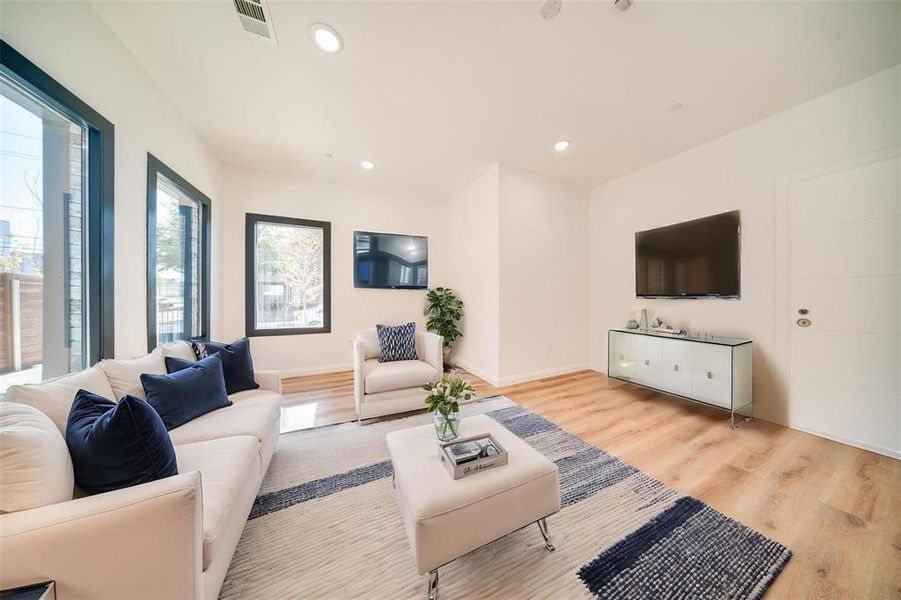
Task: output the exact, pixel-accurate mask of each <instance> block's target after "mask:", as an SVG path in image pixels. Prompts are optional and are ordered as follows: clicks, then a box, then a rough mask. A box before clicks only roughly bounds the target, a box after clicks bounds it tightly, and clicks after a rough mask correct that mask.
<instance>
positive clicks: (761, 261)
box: [590, 67, 901, 424]
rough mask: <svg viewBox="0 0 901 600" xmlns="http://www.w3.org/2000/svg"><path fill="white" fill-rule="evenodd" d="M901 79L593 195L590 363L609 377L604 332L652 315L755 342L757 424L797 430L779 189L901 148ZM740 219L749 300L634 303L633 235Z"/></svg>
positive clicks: (873, 83) (747, 132) (857, 88)
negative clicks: (779, 274)
mask: <svg viewBox="0 0 901 600" xmlns="http://www.w3.org/2000/svg"><path fill="white" fill-rule="evenodd" d="M899 74H901V67H895V68H893V69H890V70H887V71H884V72H882V73H880V74H877V75H875V76H872V77H869V78H867V79H864V80H861V81H859V82H857V83H854V84H852V85H850V86H847V87H845V88H842V89H839V90H837V91H835V92H832V93H830V94H827V95H825V96H822V97H820V98H817V99H815V100H813V101H811V102H807V103H805V104H802V105H800V106H797V107H795V108H793V109H790V110H788V111H785V112H783V113H780V114H778V115H776V116H774V117H771V118H769V119H766V120H764V121H761V122H759V123H756V124H754V125H751V126H749V127H747V128H745V129H741V130H739V131H736V132H733V133H731V134H729V135H726V136H724V137H722V138H719V139H717V140H714V141H711V142H709V143H707V144H704V145H702V146H699V147H697V148H695V149H693V150H690V151H688V152H685V153H683V154H679V155H677V156H674V157H672V158H669V159H667V160H665V161H663V162H660V163H658V164H655V165H653V166H650V167H647V168H645V169H642V170H640V171H636V172H635V173H632V174H630V175H628V176H625V177H622V178H620V179H617V180H615V181H611V182H609V183H606V184H604V185H601V186H598V187H596V188H594V189H593V190H592V192H591V219H590V232H591V233H590V236H591V246H590V248H591V249H590V253H591V275H592V278H591V296H590V297H591V309H590V327H591V363H592V366H593V368H595V369H598V370H601V371H604V370H606V360H607V357H606V331H607V329H608V328H611V327H620V326H623V325H624V324H625V322H626V320H627V319H628V315H629V311H630V310H632V309H638V308H641V307H647V308H649V309H650V312H651V313H652V315H653V314H659V315H661V316H662V317H663V318H664V319H665V320H666V321H667V322H670V323H672V324H674V325H676V326H678V327H682V328H685V329H688V330H698V329H708V330H712V331H715V332H717V333H720V334H724V335H737V336H747V337H751V338H753V339H754V401H755V405H756V408H755V410H756V413H757V415H758V416H760V417H762V418H764V419H768V420H772V421H776V422H779V423H785V424H790V423H791V406H790V405H789V401H788V396H787V393H786V377H787V365H786V361H785V360H784V349H783V347H782V339H783V338H784V335H782V333H783V332H782V329H784V328H785V327H786V324H785V322H784V321H782V320H780V321H778V322H777V320H776V319H777V318H778V316H777V314H781V313H778V311H777V309H776V307H777V301H778V298H777V295H778V294H777V289H778V288H780V285H781V284H780V282H778V281H777V279H776V277H775V275H774V272H775V269H776V267H777V266H779V265H780V264H781V262H782V261H784V260H785V257H784V256H783V252H782V251H781V250H777V243H776V242H777V240H776V206H777V204H778V202H779V197H778V196H779V189H780V182H781V181H784V180H785V179H786V178H788V177H790V176H791V175H792V174H795V173H799V172H803V171H806V170H809V169H812V168H815V167H820V166H823V165H827V164H830V163H835V162H839V161H843V160H847V159H850V158H853V157H858V156H861V155H863V154H866V153H870V152H874V151H877V150H880V149H885V148H888V147H891V146H893V145H898V144H899V143H901V137H899V136H901V131H899V123H898V112H899ZM733 209H740V210H741V211H742V273H741V289H742V297H741V299H740V300H648V301H638V300H636V298H635V283H634V270H633V269H634V245H633V244H634V239H633V236H634V233H635V232H636V231H638V230H642V229H648V228H652V227H657V226H661V225H666V224H669V223H674V222H678V221H684V220H687V219H692V218H695V217H701V216H704V215H709V214H713V213H718V212H723V211H727V210H733Z"/></svg>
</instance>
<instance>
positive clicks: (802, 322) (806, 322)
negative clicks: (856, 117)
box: [796, 319, 810, 327]
mask: <svg viewBox="0 0 901 600" xmlns="http://www.w3.org/2000/svg"><path fill="white" fill-rule="evenodd" d="M796 322H797V323H798V327H810V319H798V320H797V321H796Z"/></svg>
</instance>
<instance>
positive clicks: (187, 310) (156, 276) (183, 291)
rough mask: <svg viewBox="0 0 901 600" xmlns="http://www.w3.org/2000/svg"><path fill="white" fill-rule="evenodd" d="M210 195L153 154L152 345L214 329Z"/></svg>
mask: <svg viewBox="0 0 901 600" xmlns="http://www.w3.org/2000/svg"><path fill="white" fill-rule="evenodd" d="M210 205H211V202H210V199H209V198H208V197H207V196H206V195H205V194H204V193H203V192H201V191H200V190H198V189H197V188H195V187H194V186H193V185H191V184H190V183H188V181H187V180H185V179H184V178H183V177H182V176H181V175H179V174H178V173H176V172H175V171H174V170H172V169H171V168H170V167H168V166H166V164H165V163H163V162H162V161H160V160H159V159H158V158H156V157H155V156H153V155H152V154H150V153H148V154H147V348H148V350H153V349H154V348H156V347H157V346H160V345H162V344H166V343H168V342H172V341H174V340H192V339H207V338H208V337H209V332H210V219H211V215H210V210H211V206H210Z"/></svg>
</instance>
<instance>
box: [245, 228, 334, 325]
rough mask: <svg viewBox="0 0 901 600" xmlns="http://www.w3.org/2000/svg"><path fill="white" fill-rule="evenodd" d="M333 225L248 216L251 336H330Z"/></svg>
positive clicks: (247, 313)
mask: <svg viewBox="0 0 901 600" xmlns="http://www.w3.org/2000/svg"><path fill="white" fill-rule="evenodd" d="M331 229H332V225H331V223H328V222H326V221H311V220H309V219H295V218H292V217H278V216H273V215H259V214H253V213H247V216H246V220H245V271H244V273H245V274H244V277H245V281H246V287H245V294H244V299H245V301H244V306H245V328H246V335H247V336H248V337H250V336H262V335H298V334H306V333H329V332H331V312H332V311H331Z"/></svg>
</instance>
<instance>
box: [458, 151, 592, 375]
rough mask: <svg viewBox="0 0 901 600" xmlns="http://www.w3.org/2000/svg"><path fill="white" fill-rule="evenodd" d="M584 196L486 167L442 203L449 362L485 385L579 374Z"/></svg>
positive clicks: (584, 296) (583, 353) (584, 292)
mask: <svg viewBox="0 0 901 600" xmlns="http://www.w3.org/2000/svg"><path fill="white" fill-rule="evenodd" d="M587 219H588V190H587V189H585V188H580V187H578V186H575V185H572V184H569V183H565V182H562V181H558V180H555V179H550V178H547V177H543V176H540V175H537V174H535V173H529V172H527V171H523V170H520V169H516V168H513V167H509V166H507V165H494V166H493V167H491V168H490V169H489V170H488V171H486V172H485V173H484V174H483V175H482V176H481V177H479V179H477V180H476V181H474V182H473V183H472V184H470V186H469V187H468V188H466V189H465V190H464V191H463V192H461V193H460V194H459V195H457V196H456V197H455V198H453V199H452V200H451V201H450V208H449V222H448V223H449V228H450V236H451V237H450V240H451V243H450V248H449V259H448V260H449V264H448V272H449V277H448V279H449V281H450V285H451V287H453V288H454V289H455V290H456V291H457V292H458V294H459V295H460V297H461V299H462V300H463V301H464V303H465V305H464V313H465V316H464V320H463V323H462V327H461V329H462V331H463V338H462V339H461V340H460V342H459V343H458V344H457V347H456V349H455V352H454V359H453V360H454V361H455V362H456V363H457V364H459V365H460V366H461V367H464V368H465V369H467V370H469V371H471V372H472V373H475V374H476V375H478V376H480V377H482V378H483V379H485V380H487V381H489V382H491V383H493V384H495V385H510V384H513V383H518V382H522V381H529V380H532V379H537V378H540V377H547V376H550V375H555V374H560V373H566V372H571V371H575V370H579V369H585V368H587V366H588V335H587V331H586V328H585V324H584V323H585V315H586V314H587V312H588V280H587V270H588V235H587V234H588V230H587V227H586V222H587Z"/></svg>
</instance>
